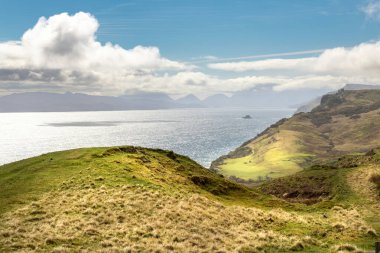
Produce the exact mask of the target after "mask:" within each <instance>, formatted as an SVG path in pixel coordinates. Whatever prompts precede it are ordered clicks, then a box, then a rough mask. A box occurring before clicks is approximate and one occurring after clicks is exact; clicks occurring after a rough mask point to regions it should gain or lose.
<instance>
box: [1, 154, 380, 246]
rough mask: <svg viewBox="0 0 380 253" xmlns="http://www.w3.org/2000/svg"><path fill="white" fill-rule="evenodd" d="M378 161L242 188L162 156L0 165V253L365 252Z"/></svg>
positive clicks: (346, 161)
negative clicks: (321, 187)
mask: <svg viewBox="0 0 380 253" xmlns="http://www.w3.org/2000/svg"><path fill="white" fill-rule="evenodd" d="M378 158H379V154H378V152H377V151H376V150H375V151H374V152H372V153H371V154H369V156H364V155H356V156H352V157H348V158H342V159H341V160H340V161H339V164H335V165H328V166H327V165H326V166H320V167H318V168H317V167H316V168H314V170H310V171H309V172H306V171H302V172H300V173H298V174H295V175H294V177H287V178H284V179H283V180H285V181H276V180H273V181H270V183H268V184H265V185H262V186H260V187H259V188H255V189H250V188H247V187H245V186H242V185H239V184H236V183H234V182H232V181H229V180H226V179H225V178H224V177H222V176H221V175H218V174H216V173H213V172H212V171H209V170H206V169H204V168H203V167H201V166H200V165H198V164H197V163H195V162H194V161H192V160H190V159H189V158H187V157H184V156H180V155H177V154H174V153H173V152H170V151H164V150H154V149H144V148H138V147H128V146H126V147H112V148H88V149H76V150H69V151H63V152H56V153H50V154H45V155H42V156H39V157H35V158H30V159H26V160H22V161H19V162H15V163H11V164H7V165H4V166H0V252H294V251H302V252H305V251H306V252H337V251H340V250H349V251H351V252H361V251H360V249H367V250H368V249H372V248H373V243H374V241H376V240H379V239H380V238H379V236H378V231H380V227H379V226H380V220H379V217H380V207H379V201H378V195H377V194H378V193H379V192H378V190H379V189H378V187H379V182H378V177H380V166H379V164H380V162H379V160H378ZM359 164H360V165H359ZM354 165H356V167H355V166H354ZM331 168H334V170H331ZM316 171H318V173H316ZM364 172H365V173H364ZM324 174H326V177H324V178H323V177H322V176H321V175H324ZM316 175H319V176H320V177H322V178H321V179H315V178H313V177H314V176H316ZM297 177H298V178H297ZM299 178H302V180H299ZM306 179H307V180H309V181H306ZM301 181H302V182H305V183H306V182H313V184H307V185H312V186H311V187H305V185H302V184H301V183H300V182H301ZM290 183H291V184H292V187H291V189H292V190H293V191H290V190H289V189H288V188H286V187H285V186H286V185H289V184H290ZM320 185H324V189H322V190H321V189H320ZM295 191H297V192H298V193H294V192H295ZM363 194H365V196H366V198H360V196H363ZM315 199H317V201H316V200H315ZM311 203H314V204H313V205H310V204H311Z"/></svg>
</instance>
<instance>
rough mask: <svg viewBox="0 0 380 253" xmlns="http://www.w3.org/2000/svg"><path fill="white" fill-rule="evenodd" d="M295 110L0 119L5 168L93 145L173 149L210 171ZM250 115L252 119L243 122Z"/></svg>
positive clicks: (71, 114)
mask: <svg viewBox="0 0 380 253" xmlns="http://www.w3.org/2000/svg"><path fill="white" fill-rule="evenodd" d="M293 112H294V111H293V110H274V109H181V110H154V111H117V112H59V113H57V112H54V113H2V114H0V164H5V163H9V162H13V161H17V160H20V159H24V158H28V157H32V156H36V155H40V154H43V153H47V152H52V151H58V150H65V149H72V148H79V147H94V146H115V145H138V146H144V147H154V148H162V149H170V150H174V151H175V152H177V153H179V154H183V155H187V156H189V157H191V158H192V159H194V160H196V161H197V162H199V163H200V164H202V165H204V166H206V167H208V166H209V165H210V163H211V162H212V161H213V160H215V159H216V158H218V157H219V156H221V155H224V154H226V153H228V152H229V151H231V150H233V149H235V148H236V147H238V146H239V145H240V144H241V143H243V142H244V141H246V140H248V139H250V138H252V137H254V136H255V135H256V134H257V133H259V132H261V131H262V130H264V129H265V128H266V127H268V126H269V125H270V124H272V123H274V122H276V121H277V120H279V119H281V118H283V117H288V116H290V115H291V114H292V113H293ZM246 114H249V115H251V116H252V119H242V116H244V115H246Z"/></svg>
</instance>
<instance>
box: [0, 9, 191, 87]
mask: <svg viewBox="0 0 380 253" xmlns="http://www.w3.org/2000/svg"><path fill="white" fill-rule="evenodd" d="M98 27H99V23H98V21H97V20H96V19H95V17H93V16H92V15H91V14H88V13H83V12H79V13H76V14H75V15H72V16H70V15H69V14H67V13H62V14H58V15H54V16H52V17H49V18H45V17H42V18H40V19H39V20H38V22H37V23H36V25H35V26H34V27H33V28H31V29H29V30H27V31H26V32H25V33H24V35H23V36H22V38H21V40H20V41H9V42H3V43H0V82H5V81H6V82H10V81H15V82H21V81H22V82H28V81H30V82H37V81H40V82H66V83H73V84H74V83H78V82H79V83H83V82H87V83H89V84H90V83H94V82H99V83H100V82H101V83H104V84H105V85H107V84H108V85H119V87H120V88H123V87H122V86H123V85H127V84H123V83H122V82H123V81H124V79H125V78H126V77H128V76H129V75H141V74H142V73H151V72H154V71H164V70H186V69H189V68H191V66H188V65H185V64H184V63H180V62H177V61H172V60H169V59H166V58H164V57H162V56H161V55H160V51H159V49H158V48H156V47H143V46H137V47H135V48H132V49H124V48H122V47H120V46H118V45H113V44H111V43H106V44H104V45H102V44H101V43H100V42H98V41H97V40H96V31H97V29H98ZM125 88H127V87H125Z"/></svg>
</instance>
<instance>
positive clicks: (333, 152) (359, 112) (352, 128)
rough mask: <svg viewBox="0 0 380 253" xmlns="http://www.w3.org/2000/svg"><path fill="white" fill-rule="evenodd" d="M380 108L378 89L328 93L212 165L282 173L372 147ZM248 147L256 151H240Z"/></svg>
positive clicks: (245, 174) (253, 175)
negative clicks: (310, 108) (308, 108)
mask: <svg viewBox="0 0 380 253" xmlns="http://www.w3.org/2000/svg"><path fill="white" fill-rule="evenodd" d="M379 114H380V91H378V90H371V91H343V92H339V93H338V94H335V95H326V96H324V97H323V98H322V104H321V106H319V107H317V108H316V109H314V110H313V111H312V112H310V113H300V114H296V115H294V116H293V117H291V118H290V119H288V120H282V121H280V122H278V123H277V124H274V125H272V126H271V127H270V128H268V129H267V130H266V131H265V132H263V133H262V134H261V135H260V136H258V137H256V138H255V139H253V140H251V141H249V142H246V143H245V144H243V146H242V147H240V148H238V149H237V150H236V151H234V152H232V153H230V154H229V155H227V156H224V157H221V158H220V159H218V160H217V161H215V162H214V164H213V166H212V167H213V168H214V169H217V170H219V171H220V172H221V173H222V174H223V175H226V176H236V177H239V178H242V179H254V180H257V179H259V178H264V179H265V178H266V177H271V178H278V177H283V176H286V175H291V174H294V173H295V172H298V171H300V170H302V168H305V167H307V166H310V162H311V161H325V160H328V159H331V158H334V157H335V156H339V155H342V154H348V153H355V152H363V151H367V150H369V149H371V148H376V147H378V146H379V145H380V144H379V143H380V131H379V125H380V117H379ZM342 130H344V131H342ZM242 148H243V149H244V148H249V150H250V152H243V153H241V154H240V153H239V152H240V150H241V149H242Z"/></svg>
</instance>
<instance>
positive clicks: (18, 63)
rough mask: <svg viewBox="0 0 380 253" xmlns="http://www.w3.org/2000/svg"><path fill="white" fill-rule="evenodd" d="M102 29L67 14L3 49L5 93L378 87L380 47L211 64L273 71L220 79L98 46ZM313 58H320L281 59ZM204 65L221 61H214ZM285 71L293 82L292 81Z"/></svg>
mask: <svg viewBox="0 0 380 253" xmlns="http://www.w3.org/2000/svg"><path fill="white" fill-rule="evenodd" d="M98 28H99V23H98V21H97V20H96V18H95V17H94V16H92V15H91V14H89V13H83V12H79V13H76V14H74V15H69V14H67V13H62V14H58V15H54V16H51V17H49V18H44V17H42V18H40V19H39V20H38V22H37V23H36V24H35V26H34V27H32V28H31V29H29V30H27V31H26V32H25V33H24V35H23V36H22V38H21V39H20V40H19V41H7V42H2V43H0V92H1V91H3V92H4V91H8V92H11V91H21V90H33V89H36V90H49V91H52V90H54V87H56V89H55V90H56V91H64V90H69V91H73V92H87V93H92V94H108V95H109V94H112V95H119V94H122V93H124V92H125V91H126V90H132V89H139V90H145V91H161V92H162V91H164V92H167V93H170V94H186V93H194V94H203V95H207V94H213V93H220V92H223V93H231V92H235V91H240V90H243V89H248V88H252V87H254V86H256V85H265V84H268V85H271V86H273V85H274V89H275V90H276V91H281V90H285V89H299V88H315V89H318V88H331V89H335V88H339V87H341V86H343V85H344V84H345V83H348V82H355V83H360V82H365V83H378V82H379V81H380V74H379V73H380V71H378V70H379V67H380V42H377V43H364V44H361V45H358V46H356V47H354V48H334V49H329V50H325V51H323V52H322V53H321V55H319V56H318V57H305V58H296V59H268V60H258V61H239V62H236V61H234V62H226V63H214V64H209V65H208V66H209V67H210V68H213V69H218V70H225V71H232V72H244V71H252V70H253V71H267V70H270V71H274V73H272V74H271V75H268V74H266V75H261V74H260V75H259V74H257V73H255V75H252V74H247V75H244V76H238V77H228V76H227V75H223V76H224V77H223V78H222V77H218V76H216V75H210V74H206V73H204V72H201V70H202V68H197V67H195V66H192V65H189V64H186V63H183V62H178V61H173V60H170V59H167V58H165V57H163V56H161V54H160V51H159V49H158V48H157V47H144V46H136V47H134V48H132V49H125V48H123V47H121V46H119V45H115V44H112V43H105V44H102V43H100V42H99V41H97V38H96V32H97V30H98ZM318 51H319V50H318ZM309 52H315V51H305V52H292V53H288V54H281V55H277V57H280V56H281V57H284V56H290V55H291V56H295V55H300V54H301V53H302V54H305V53H309ZM272 56H273V55H272ZM272 56H271V57H272ZM260 57H263V56H260ZM268 57H269V56H268ZM206 58H208V60H217V59H216V58H215V57H213V56H212V57H206ZM219 60H220V59H219ZM230 60H231V59H230ZM231 61H232V60H231ZM287 71H291V72H292V74H291V75H287V74H286V72H287ZM226 76H227V77H226ZM23 87H24V89H23Z"/></svg>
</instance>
